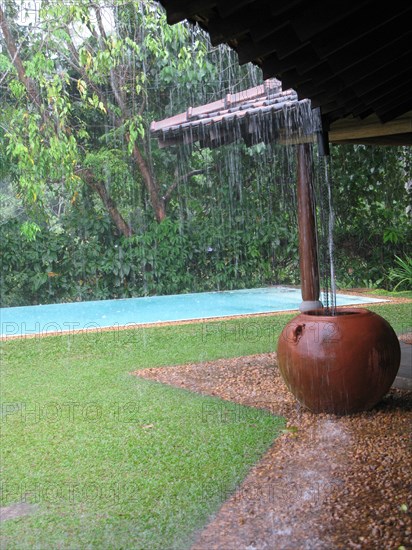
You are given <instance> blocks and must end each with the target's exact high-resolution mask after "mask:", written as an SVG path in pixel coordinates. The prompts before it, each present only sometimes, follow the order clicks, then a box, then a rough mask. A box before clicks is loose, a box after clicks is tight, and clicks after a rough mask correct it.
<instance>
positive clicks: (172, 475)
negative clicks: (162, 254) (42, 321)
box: [0, 304, 412, 549]
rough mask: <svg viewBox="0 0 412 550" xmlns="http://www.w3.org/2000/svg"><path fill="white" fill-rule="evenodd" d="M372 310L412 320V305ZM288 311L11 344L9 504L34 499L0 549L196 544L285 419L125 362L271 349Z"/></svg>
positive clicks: (4, 470)
mask: <svg viewBox="0 0 412 550" xmlns="http://www.w3.org/2000/svg"><path fill="white" fill-rule="evenodd" d="M370 309H372V310H374V311H376V312H378V313H379V314H381V315H383V316H384V317H386V318H387V319H388V320H389V322H391V324H392V325H393V326H394V328H395V330H397V331H403V330H405V328H406V327H407V326H409V327H410V326H412V320H411V304H396V305H385V306H373V307H370ZM292 317H294V314H288V315H279V316H273V317H259V318H256V317H255V318H243V319H240V320H231V321H219V322H205V323H195V324H189V325H180V326H169V327H157V328H155V327H154V328H141V329H137V330H128V331H115V332H102V333H90V334H84V335H77V336H73V335H68V336H59V337H47V338H42V339H40V338H38V339H25V340H14V341H8V342H2V344H1V410H2V419H1V423H0V426H1V430H2V445H1V464H0V465H1V481H2V493H1V499H2V500H1V506H8V505H10V504H12V503H14V502H19V501H22V500H23V501H25V502H28V503H33V504H36V506H37V508H36V512H35V513H34V514H33V515H31V516H26V517H21V518H19V519H15V520H8V521H6V522H4V523H2V526H1V547H5V548H16V549H22V548H29V547H33V548H64V549H66V548H73V549H78V548H99V549H100V548H125V549H126V548H142V549H146V548H148V549H157V548H158V549H165V548H176V549H181V548H185V547H188V546H189V545H190V542H191V540H192V537H193V533H194V531H195V530H196V529H199V528H201V527H202V526H203V525H204V524H205V523H206V522H207V520H208V518H209V517H210V515H211V514H212V513H213V512H215V511H216V510H217V508H218V507H219V505H220V503H221V502H222V501H223V500H225V499H226V497H227V496H228V494H230V492H231V491H233V490H234V489H235V488H236V486H237V485H238V484H239V483H240V482H241V481H242V479H243V478H244V476H245V475H246V473H247V471H248V470H249V468H250V467H251V465H253V464H254V463H255V462H256V461H257V460H258V459H259V457H260V456H261V455H262V453H263V452H264V451H265V450H266V449H267V448H268V446H269V445H270V444H271V443H272V442H273V441H274V439H275V438H276V436H277V435H278V433H279V431H280V429H282V428H283V426H284V419H281V418H277V417H274V416H272V415H270V414H268V413H266V412H264V411H256V410H254V409H250V408H248V407H241V406H238V405H234V404H231V403H227V402H224V401H222V400H219V399H217V398H211V397H210V398H208V397H201V396H199V395H195V394H192V393H190V392H187V391H184V390H179V389H175V388H171V387H168V386H163V385H160V384H156V383H154V382H150V381H147V380H144V379H140V378H137V377H134V376H131V375H130V374H129V373H130V372H131V371H133V370H137V369H139V368H146V367H153V366H161V365H176V364H181V363H187V362H199V361H206V360H212V359H216V358H219V357H235V356H241V355H248V354H252V353H263V352H268V351H274V350H275V349H276V344H277V339H278V336H279V334H280V331H281V330H282V328H283V327H284V325H285V323H286V322H287V321H288V320H289V319H290V318H292ZM171 368H172V367H171Z"/></svg>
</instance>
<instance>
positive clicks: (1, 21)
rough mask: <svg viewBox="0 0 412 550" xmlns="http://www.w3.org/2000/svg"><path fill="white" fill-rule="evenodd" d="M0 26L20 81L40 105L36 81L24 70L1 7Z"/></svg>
mask: <svg viewBox="0 0 412 550" xmlns="http://www.w3.org/2000/svg"><path fill="white" fill-rule="evenodd" d="M0 28H1V32H2V33H3V36H4V41H5V43H6V48H7V51H8V52H9V56H10V60H11V62H12V63H13V65H14V67H15V69H16V71H17V75H18V78H19V80H20V82H21V83H22V84H23V85H24V87H25V88H26V91H27V95H28V96H29V98H30V100H31V101H32V102H33V103H34V104H35V105H36V106H37V107H40V105H41V103H40V101H39V97H38V95H37V93H36V87H35V85H34V82H33V81H32V80H31V79H29V78H28V77H27V75H26V71H25V70H24V66H23V62H22V60H21V58H20V55H19V49H17V46H16V43H15V41H14V38H13V35H12V34H11V31H10V28H9V26H8V24H7V21H6V18H5V16H4V12H3V10H2V8H1V7H0Z"/></svg>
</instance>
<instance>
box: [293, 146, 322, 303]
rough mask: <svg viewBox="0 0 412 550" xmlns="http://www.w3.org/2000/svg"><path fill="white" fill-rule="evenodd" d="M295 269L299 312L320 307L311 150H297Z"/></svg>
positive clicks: (302, 148)
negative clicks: (298, 294) (299, 293)
mask: <svg viewBox="0 0 412 550" xmlns="http://www.w3.org/2000/svg"><path fill="white" fill-rule="evenodd" d="M297 172H298V192H297V195H298V197H297V198H298V227H299V266H300V279H301V290H302V300H303V302H302V304H301V306H300V308H299V309H300V311H308V310H309V309H316V308H319V307H322V302H320V301H319V296H320V284H319V265H318V251H317V235H316V221H315V211H314V208H315V207H314V200H313V181H312V154H311V146H310V145H309V144H307V143H302V144H299V145H298V146H297Z"/></svg>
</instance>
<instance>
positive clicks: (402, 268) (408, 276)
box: [389, 256, 412, 291]
mask: <svg viewBox="0 0 412 550" xmlns="http://www.w3.org/2000/svg"><path fill="white" fill-rule="evenodd" d="M395 263H396V266H395V267H392V268H391V270H390V271H389V279H390V280H391V281H392V282H396V283H397V284H396V285H395V286H394V288H393V290H395V291H396V290H398V288H400V289H401V290H412V256H405V257H404V258H399V256H396V257H395Z"/></svg>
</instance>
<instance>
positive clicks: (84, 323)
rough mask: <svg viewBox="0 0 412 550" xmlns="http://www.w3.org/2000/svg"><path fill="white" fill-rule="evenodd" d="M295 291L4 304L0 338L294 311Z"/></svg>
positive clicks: (341, 300) (349, 299)
mask: <svg viewBox="0 0 412 550" xmlns="http://www.w3.org/2000/svg"><path fill="white" fill-rule="evenodd" d="M301 301H302V298H301V293H300V289H298V288H289V287H283V286H276V287H269V288H255V289H249V290H232V291H222V292H202V293H198V294H176V295H169V296H151V297H146V298H127V299H119V300H100V301H90V302H73V303H66V304H48V305H38V306H24V307H9V308H1V309H0V320H1V336H2V337H4V336H21V335H34V334H35V335H37V334H39V335H42V334H47V333H51V332H53V333H54V332H57V333H60V332H74V331H78V330H87V329H89V330H92V329H94V330H96V329H102V328H107V327H123V326H128V325H140V324H150V323H161V322H172V321H186V320H195V319H207V318H212V317H228V316H237V315H251V314H257V313H270V312H276V311H289V310H296V309H298V308H299V305H300V303H301ZM381 301H382V300H381V299H376V298H365V297H364V296H349V295H343V294H338V295H337V305H338V306H343V305H359V304H368V303H373V302H381Z"/></svg>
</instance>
